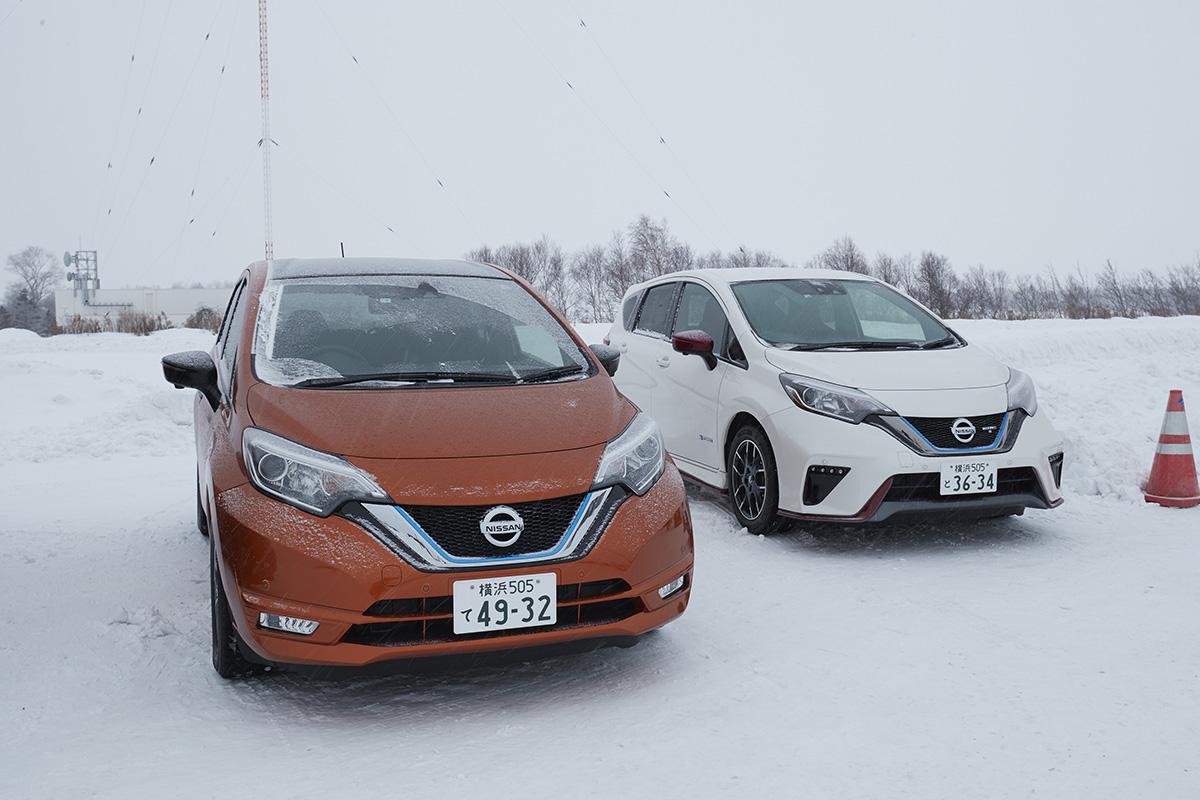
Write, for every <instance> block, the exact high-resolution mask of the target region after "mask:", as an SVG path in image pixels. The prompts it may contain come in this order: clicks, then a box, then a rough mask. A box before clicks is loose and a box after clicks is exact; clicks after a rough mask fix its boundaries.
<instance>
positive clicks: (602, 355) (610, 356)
mask: <svg viewBox="0 0 1200 800" xmlns="http://www.w3.org/2000/svg"><path fill="white" fill-rule="evenodd" d="M588 347H589V348H590V349H591V351H592V354H593V355H595V356H596V358H598V359H599V360H600V366H602V367H604V371H605V372H607V373H608V376H609V377H610V378H611V377H612V376H613V375H616V374H617V366H618V365H620V363H621V351H620V350H618V349H617V348H615V347H609V346H608V345H606V344H589V345H588Z"/></svg>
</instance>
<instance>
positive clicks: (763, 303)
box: [733, 278, 962, 350]
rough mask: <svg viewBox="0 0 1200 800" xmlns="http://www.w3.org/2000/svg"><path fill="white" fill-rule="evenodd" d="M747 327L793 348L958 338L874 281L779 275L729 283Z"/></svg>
mask: <svg viewBox="0 0 1200 800" xmlns="http://www.w3.org/2000/svg"><path fill="white" fill-rule="evenodd" d="M733 294H734V296H735V297H736V298H737V301H738V304H739V305H740V306H741V308H742V313H743V314H745V315H746V320H747V321H748V322H749V323H750V327H751V328H753V329H754V332H755V333H756V334H757V335H758V337H759V338H760V339H762V340H763V341H765V342H768V343H769V344H771V345H772V346H774V347H782V348H788V349H792V350H834V349H845V350H916V349H932V348H940V347H957V346H960V345H961V344H962V341H961V340H960V339H959V338H958V337H957V336H955V335H954V333H952V332H951V331H950V330H949V329H948V328H947V327H946V326H945V325H943V324H942V323H941V322H939V321H938V320H937V318H935V317H934V316H933V315H932V314H930V313H929V312H927V311H925V310H924V309H923V308H921V307H920V306H918V305H917V304H916V303H914V302H913V301H911V300H909V299H908V298H907V297H905V296H904V295H902V294H900V293H899V292H897V291H896V290H894V289H892V288H890V287H888V286H885V285H884V284H881V283H876V282H875V281H859V280H836V279H834V280H815V279H803V278H795V279H784V280H764V281H744V282H740V283H735V284H733Z"/></svg>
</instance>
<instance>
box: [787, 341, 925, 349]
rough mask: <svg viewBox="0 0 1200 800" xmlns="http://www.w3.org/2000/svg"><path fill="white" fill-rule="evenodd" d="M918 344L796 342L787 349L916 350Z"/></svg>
mask: <svg viewBox="0 0 1200 800" xmlns="http://www.w3.org/2000/svg"><path fill="white" fill-rule="evenodd" d="M919 346H920V345H918V344H917V343H916V342H878V341H874V342H867V341H863V342H825V343H822V344H797V345H792V346H791V347H789V348H788V350H836V349H838V348H843V347H844V348H846V349H848V350H916V349H917V348H918V347H919Z"/></svg>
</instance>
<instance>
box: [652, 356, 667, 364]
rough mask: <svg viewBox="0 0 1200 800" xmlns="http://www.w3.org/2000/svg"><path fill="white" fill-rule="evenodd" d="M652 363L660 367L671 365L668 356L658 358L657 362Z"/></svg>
mask: <svg viewBox="0 0 1200 800" xmlns="http://www.w3.org/2000/svg"><path fill="white" fill-rule="evenodd" d="M654 363H655V364H658V365H659V366H660V367H667V366H670V364H671V357H670V356H663V357H662V358H660V359H659V360H658V361H655V362H654Z"/></svg>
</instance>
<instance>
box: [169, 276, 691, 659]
mask: <svg viewBox="0 0 1200 800" xmlns="http://www.w3.org/2000/svg"><path fill="white" fill-rule="evenodd" d="M618 363H619V354H618V353H617V351H616V350H615V349H613V348H609V347H604V346H600V345H596V346H593V347H592V348H588V347H586V346H584V345H583V344H582V343H581V342H580V340H579V339H578V337H577V336H576V335H575V334H574V333H573V332H572V331H571V329H570V327H569V325H567V324H566V322H565V321H564V320H563V319H562V318H561V317H560V316H559V315H558V314H557V313H556V312H555V311H554V310H552V309H551V308H550V307H549V306H548V305H547V304H546V303H545V301H544V300H543V299H542V298H540V297H539V296H538V295H537V294H536V293H535V292H534V291H533V290H532V289H531V288H530V287H529V285H528V284H526V283H525V282H524V281H522V280H521V279H520V278H518V277H516V276H515V275H513V274H511V273H509V272H506V271H505V270H502V269H500V268H498V267H493V266H488V265H484V264H476V263H470V262H462V261H415V260H402V259H337V260H316V259H311V260H308V259H297V260H279V261H275V262H273V264H272V265H271V268H270V270H269V272H268V268H267V266H266V265H265V264H263V263H258V264H254V265H253V266H251V267H250V268H249V269H247V270H246V271H245V272H244V273H243V274H242V276H241V278H240V280H239V281H238V283H237V286H236V288H235V289H234V291H233V296H232V298H231V299H230V302H229V307H228V309H227V310H226V312H225V318H224V321H223V322H222V325H221V328H220V331H219V333H218V336H217V340H216V344H215V346H214V347H213V349H212V352H211V353H209V352H186V353H176V354H174V355H171V356H167V357H166V358H164V359H163V372H164V375H165V377H166V379H167V380H168V381H169V382H171V383H172V384H174V385H176V386H179V387H189V388H193V389H197V390H198V391H199V393H198V394H197V395H196V401H195V412H194V419H195V433H196V458H197V464H198V467H197V480H196V516H197V523H198V526H199V528H200V530H201V532H202V533H206V534H207V535H208V536H209V541H210V548H209V555H210V557H209V575H210V585H211V613H212V632H213V650H212V657H213V665H214V666H215V667H216V670H217V672H218V673H220V674H221V675H222V676H223V677H235V676H241V675H246V674H249V673H252V672H255V671H256V670H258V669H259V668H261V667H263V666H264V665H272V664H289V663H294V664H316V665H322V664H327V665H363V664H368V663H371V662H377V661H383V660H387V659H395V658H405V659H408V658H413V657H423V656H435V655H449V654H456V653H479V652H483V651H491V650H509V649H513V648H523V647H530V646H535V645H560V644H566V643H574V642H585V643H588V644H594V643H615V644H630V643H632V642H633V641H635V640H636V638H637V637H638V636H640V635H641V634H644V633H646V632H648V631H650V630H652V629H654V628H658V627H660V626H662V625H665V624H666V623H668V622H670V621H671V620H673V619H675V618H676V617H678V616H679V615H680V614H682V613H683V611H684V609H685V608H686V607H687V604H688V599H689V596H690V592H691V574H692V555H693V545H692V526H691V520H690V518H689V516H688V509H687V502H686V495H685V493H684V489H683V483H682V481H681V479H680V475H679V473H678V472H677V471H676V469H675V467H674V465H673V464H672V462H671V459H670V457H669V456H667V455H666V453H665V450H664V447H663V442H662V435H661V433H660V431H659V428H658V426H657V425H656V424H655V422H654V421H653V420H652V419H651V417H650V416H649V415H648V414H644V413H640V412H639V411H638V409H637V408H636V407H635V406H634V405H633V404H632V403H630V402H629V401H628V400H627V399H625V398H624V397H623V396H622V395H621V394H620V393H619V392H618V391H617V390H616V387H615V386H614V385H613V382H612V380H611V378H610V375H612V374H613V373H614V372H616V370H617V367H618Z"/></svg>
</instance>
